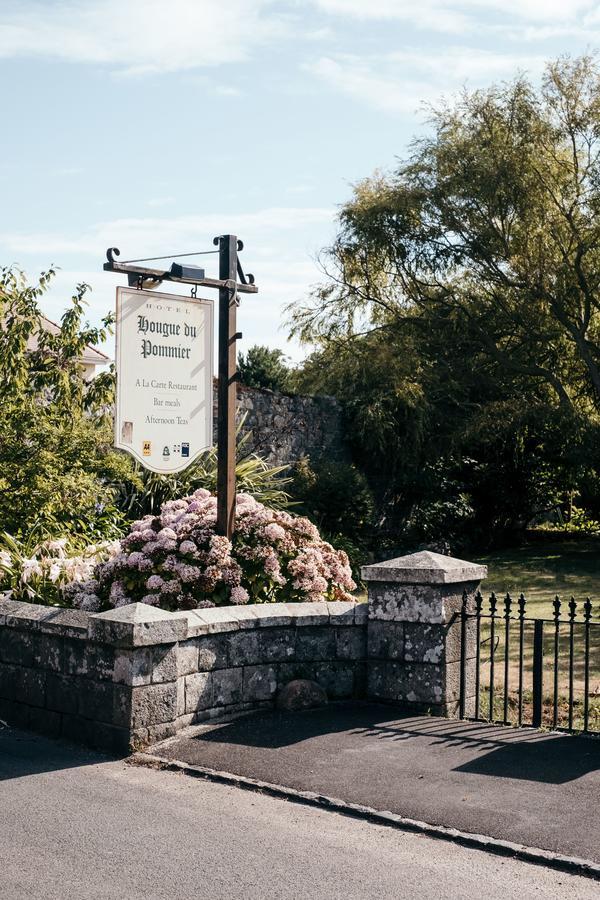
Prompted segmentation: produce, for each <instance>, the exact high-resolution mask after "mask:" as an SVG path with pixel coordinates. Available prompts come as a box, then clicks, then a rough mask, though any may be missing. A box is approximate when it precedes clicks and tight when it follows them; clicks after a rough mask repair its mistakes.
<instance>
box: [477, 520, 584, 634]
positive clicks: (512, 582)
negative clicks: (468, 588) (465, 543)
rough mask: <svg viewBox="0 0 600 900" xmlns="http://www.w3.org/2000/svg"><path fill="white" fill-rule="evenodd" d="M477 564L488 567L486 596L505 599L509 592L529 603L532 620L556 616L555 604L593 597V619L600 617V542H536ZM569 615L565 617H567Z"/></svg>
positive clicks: (490, 556) (494, 554)
mask: <svg viewBox="0 0 600 900" xmlns="http://www.w3.org/2000/svg"><path fill="white" fill-rule="evenodd" d="M474 559H475V560H476V561H477V562H481V563H484V564H485V565H486V566H487V567H488V571H489V574H488V577H487V579H486V580H485V581H484V582H483V583H482V586H481V587H482V593H484V595H487V594H489V593H490V592H491V591H495V592H496V594H498V595H499V597H502V596H503V595H504V594H506V592H507V591H508V592H509V593H510V594H511V596H512V597H514V598H516V597H518V595H519V594H520V593H521V591H522V592H523V593H524V594H525V597H526V598H527V600H528V603H527V614H528V615H529V616H539V617H548V618H550V617H551V616H552V601H553V599H554V597H555V596H556V594H558V595H559V597H560V598H561V600H569V599H570V598H571V596H573V597H575V599H576V600H577V601H583V600H585V598H586V597H590V599H591V601H592V604H593V616H594V618H596V617H597V616H598V615H599V614H600V539H598V538H574V539H572V540H560V541H557V542H556V543H550V542H548V543H546V542H539V543H538V542H535V543H531V544H528V545H526V546H524V547H519V548H516V549H512V550H500V551H497V552H496V553H490V554H488V555H483V556H481V555H476V556H474ZM565 613H566V610H565V612H564V613H563V615H565Z"/></svg>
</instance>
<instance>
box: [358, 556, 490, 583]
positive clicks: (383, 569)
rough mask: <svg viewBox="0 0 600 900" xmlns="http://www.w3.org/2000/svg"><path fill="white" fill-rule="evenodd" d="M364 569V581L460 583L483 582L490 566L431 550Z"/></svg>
mask: <svg viewBox="0 0 600 900" xmlns="http://www.w3.org/2000/svg"><path fill="white" fill-rule="evenodd" d="M360 571H361V576H362V579H363V581H395V582H402V583H404V584H457V583H459V582H463V581H481V580H482V579H483V578H487V572H488V570H487V566H480V565H479V564H478V563H473V562H467V561H466V560H464V559H454V557H453V556H443V555H442V554H441V553H432V552H431V551H430V550H422V551H421V552H419V553H410V554H409V555H408V556H399V557H397V559H388V560H386V561H385V562H380V563H375V564H374V565H372V566H362V568H361V570H360Z"/></svg>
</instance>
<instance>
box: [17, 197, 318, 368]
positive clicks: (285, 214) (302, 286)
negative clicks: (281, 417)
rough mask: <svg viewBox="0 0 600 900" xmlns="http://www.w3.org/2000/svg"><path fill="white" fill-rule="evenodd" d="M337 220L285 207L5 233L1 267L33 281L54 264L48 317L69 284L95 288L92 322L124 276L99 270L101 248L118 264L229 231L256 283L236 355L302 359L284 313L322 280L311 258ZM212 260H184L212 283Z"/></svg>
mask: <svg viewBox="0 0 600 900" xmlns="http://www.w3.org/2000/svg"><path fill="white" fill-rule="evenodd" d="M335 214H336V211H335V210H334V209H331V208H328V207H309V208H304V207H294V206H286V207H270V208H267V209H262V210H260V209H259V210H256V211H254V212H250V213H243V214H236V215H235V216H230V217H228V216H224V215H222V214H214V215H212V214H210V215H202V216H197V215H196V216H174V217H168V216H164V217H162V218H161V217H158V216H151V217H148V218H135V219H133V218H132V219H116V220H113V221H106V222H100V223H97V224H96V225H94V226H91V227H90V228H89V229H87V230H86V231H84V233H83V234H79V233H77V232H74V233H73V234H60V233H29V234H27V233H21V234H10V233H4V234H0V256H1V257H2V259H3V260H5V262H9V261H10V260H11V259H13V260H17V261H19V262H21V263H22V265H23V266H24V267H25V268H26V270H28V274H29V275H30V277H31V278H32V279H33V278H34V276H35V274H36V272H37V271H38V270H40V269H42V268H47V267H48V266H49V265H50V263H52V262H55V263H56V264H58V265H61V266H63V268H62V269H61V270H60V272H59V274H58V276H57V278H56V280H55V282H54V283H53V285H52V288H51V290H50V291H49V292H48V294H47V295H45V298H44V300H43V308H44V310H45V311H46V312H47V314H48V315H50V316H51V318H54V319H57V318H59V317H60V315H61V313H62V312H63V311H64V309H65V306H66V300H67V298H68V297H69V296H70V295H71V293H72V292H73V288H74V286H75V284H76V283H77V282H78V281H86V282H87V283H89V284H90V285H91V286H92V289H93V291H92V293H91V294H90V295H89V296H88V300H89V303H90V309H89V312H90V318H91V319H92V321H95V322H97V321H99V319H100V317H101V316H102V315H103V314H104V313H106V312H107V311H108V310H109V309H112V308H113V306H114V290H115V286H116V285H117V284H123V283H124V277H123V276H122V275H113V274H111V273H106V272H103V271H102V264H103V263H104V259H105V257H104V253H105V250H106V248H107V247H109V246H113V247H114V246H117V247H119V248H120V250H121V257H120V259H121V260H125V259H135V258H138V257H142V256H144V257H147V256H158V255H159V254H160V255H162V254H164V253H183V252H188V251H194V250H214V249H215V248H214V247H213V246H212V238H213V236H215V235H217V234H222V233H223V232H224V231H227V230H229V229H231V230H232V231H233V230H235V231H236V233H237V234H238V235H239V236H240V237H241V238H242V239H243V241H244V245H245V246H244V250H243V251H242V253H241V257H240V258H241V261H242V264H243V267H244V270H245V271H246V272H253V274H254V275H255V277H256V281H257V284H258V285H259V294H258V295H257V296H254V295H247V296H246V295H244V297H242V305H241V309H240V316H239V325H240V330H241V331H242V332H243V334H244V340H243V342H242V343H241V345H240V349H247V348H248V347H249V346H251V345H252V344H268V345H269V346H275V347H277V346H279V347H282V348H283V349H285V350H286V352H287V353H290V354H291V355H292V356H293V357H294V358H295V359H300V358H301V357H302V355H303V351H302V350H301V349H300V347H299V345H298V344H297V343H293V344H291V345H290V344H288V343H287V341H286V332H285V328H283V327H282V326H283V323H284V318H285V317H284V307H285V306H286V305H287V304H288V303H291V302H294V301H297V300H301V299H302V298H304V297H306V295H307V293H308V291H309V289H310V287H311V285H312V284H315V283H316V282H318V281H319V280H320V277H321V274H320V271H319V269H318V267H317V264H316V262H315V260H314V257H315V255H316V253H317V251H318V250H319V249H320V247H321V246H323V245H325V244H326V243H328V241H329V240H331V238H332V236H333V231H334V223H335ZM217 259H218V257H217V256H216V255H213V256H205V257H202V256H200V257H196V258H192V259H191V260H190V262H193V263H194V264H196V265H204V266H205V267H206V273H207V275H208V276H212V277H214V276H216V275H217ZM150 265H152V263H150ZM156 265H157V266H160V265H161V263H160V262H157V263H156ZM164 265H168V261H165V263H164ZM163 287H164V290H166V291H174V292H175V293H177V290H178V288H177V286H171V285H169V284H165V285H164V286H163ZM179 290H181V288H179ZM184 291H185V289H184ZM208 294H210V292H208V291H207V295H208ZM109 351H110V347H109Z"/></svg>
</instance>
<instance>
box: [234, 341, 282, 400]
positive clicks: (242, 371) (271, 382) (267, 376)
mask: <svg viewBox="0 0 600 900" xmlns="http://www.w3.org/2000/svg"><path fill="white" fill-rule="evenodd" d="M238 371H239V375H240V380H241V382H242V384H245V385H247V386H248V387H256V388H268V389H269V390H270V391H283V392H284V393H286V392H289V391H291V390H292V381H291V377H290V369H289V368H288V366H287V365H286V357H285V355H284V354H283V352H282V351H281V350H277V349H272V348H270V347H263V346H259V345H258V344H255V345H254V346H253V347H250V349H249V350H248V352H247V353H246V354H244V353H240V354H239V356H238Z"/></svg>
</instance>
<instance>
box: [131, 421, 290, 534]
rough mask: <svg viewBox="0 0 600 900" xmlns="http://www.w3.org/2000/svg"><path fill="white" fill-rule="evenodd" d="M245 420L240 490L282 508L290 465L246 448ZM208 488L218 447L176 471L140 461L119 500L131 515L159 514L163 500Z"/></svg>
mask: <svg viewBox="0 0 600 900" xmlns="http://www.w3.org/2000/svg"><path fill="white" fill-rule="evenodd" d="M242 426H243V420H242V421H241V422H240V423H239V425H238V427H237V430H236V438H237V462H236V467H235V474H236V487H237V490H238V491H239V492H240V493H242V492H243V493H246V494H251V495H252V496H253V497H254V499H255V500H258V501H259V502H260V503H264V504H266V505H267V506H269V507H270V508H271V509H283V508H285V507H287V506H289V505H290V497H289V496H288V494H287V493H286V490H285V488H286V486H287V485H289V484H290V481H291V479H290V478H289V477H285V476H284V475H283V473H284V472H285V471H286V469H287V468H288V467H287V466H269V465H268V464H267V463H266V462H265V461H264V460H263V459H262V458H261V457H260V456H258V455H257V454H256V453H249V452H248V451H247V449H246V445H247V443H248V439H249V435H247V434H243V433H242ZM198 488H205V489H206V490H208V491H210V492H211V493H216V489H217V448H216V447H211V448H210V449H209V450H207V451H206V452H205V453H202V454H201V455H200V456H199V457H198V459H197V460H196V461H195V462H194V463H192V465H191V466H189V468H187V469H186V470H185V471H184V472H180V473H178V474H175V475H159V474H157V473H155V472H149V471H148V470H147V469H144V468H142V466H140V465H138V464H137V463H136V464H135V465H134V467H133V473H132V475H131V477H128V478H127V479H126V480H124V481H122V482H120V484H119V485H118V494H117V503H118V505H119V508H120V509H121V510H122V511H123V513H124V514H125V515H126V516H127V518H128V519H136V518H141V517H142V516H146V515H157V514H158V512H159V510H160V508H161V506H162V505H163V503H165V502H166V501H167V500H176V499H177V498H179V497H184V496H186V495H188V494H191V493H193V492H194V491H195V490H197V489H198Z"/></svg>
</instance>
